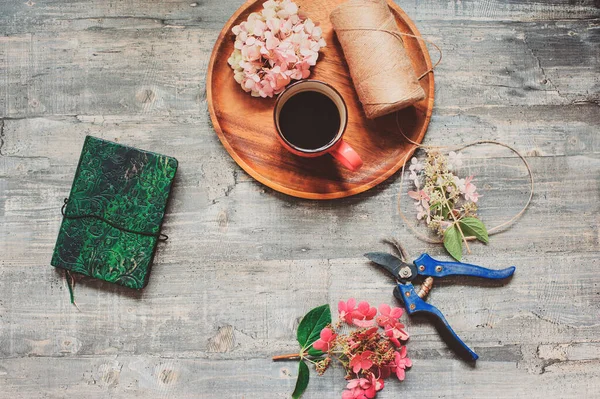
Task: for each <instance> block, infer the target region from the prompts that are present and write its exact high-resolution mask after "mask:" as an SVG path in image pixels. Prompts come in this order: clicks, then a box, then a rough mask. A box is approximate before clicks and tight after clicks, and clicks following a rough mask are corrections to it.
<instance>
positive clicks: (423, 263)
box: [414, 254, 515, 279]
mask: <svg viewBox="0 0 600 399" xmlns="http://www.w3.org/2000/svg"><path fill="white" fill-rule="evenodd" d="M414 263H415V265H416V266H417V273H418V274H420V275H421V276H431V277H444V276H456V275H460V276H475V277H482V278H489V279H503V278H507V277H510V276H512V275H513V273H514V272H515V267H514V266H511V267H507V268H506V269H501V270H492V269H486V268H485V267H481V266H475V265H470V264H468V263H461V262H442V261H439V260H435V259H433V258H432V257H431V256H429V255H428V254H422V255H421V256H419V257H418V258H417V259H416V260H415V262H414Z"/></svg>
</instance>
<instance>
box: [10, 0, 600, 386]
mask: <svg viewBox="0 0 600 399" xmlns="http://www.w3.org/2000/svg"><path fill="white" fill-rule="evenodd" d="M31 3H34V4H31ZM242 3H243V1H242V0H222V1H212V0H211V1H205V2H194V1H193V0H191V1H186V2H182V1H161V2H141V1H139V0H125V1H102V2H95V3H90V2H88V1H80V0H68V1H34V2H29V4H27V3H26V2H24V1H22V2H8V1H5V2H2V3H0V397H1V398H4V397H7V398H79V397H86V398H106V397H114V398H121V397H127V398H128V397H132V398H137V397H140V398H141V397H144V398H163V397H164V398H285V397H288V395H289V393H290V392H291V391H292V390H293V385H294V378H295V373H296V368H295V365H294V364H293V363H287V362H284V363H273V362H271V360H270V357H271V356H272V355H275V354H280V353H288V352H290V351H293V350H294V349H296V346H295V327H296V325H297V323H298V318H300V317H301V316H302V315H303V314H304V313H305V312H306V311H307V310H309V309H310V308H312V307H314V306H317V305H321V304H323V303H330V304H331V305H332V306H335V304H336V303H337V301H338V300H340V299H347V298H348V297H350V296H354V297H356V298H358V299H364V300H369V301H371V302H373V303H381V302H387V303H394V298H393V296H392V286H393V282H392V281H391V280H390V279H389V278H388V277H387V276H385V275H384V274H382V273H380V272H379V271H377V270H373V268H372V267H371V266H370V265H369V264H368V263H365V262H364V260H363V259H362V257H361V254H362V253H364V252H366V251H370V250H385V249H386V247H385V246H384V245H383V244H381V243H380V240H381V239H382V238H384V237H387V236H395V237H397V238H399V239H400V240H401V241H402V242H403V243H404V244H405V245H406V246H407V248H408V249H409V250H410V252H411V254H412V255H416V254H419V253H421V252H423V251H428V252H429V253H430V254H431V255H432V256H434V257H439V258H445V255H444V252H443V250H442V249H441V248H440V247H438V246H434V245H428V244H425V243H422V242H420V241H418V240H417V239H415V238H414V237H412V236H411V234H410V233H409V231H408V230H407V229H406V227H405V226H403V225H402V223H401V220H400V218H399V216H398V215H397V212H396V208H395V207H396V199H397V195H398V193H399V191H400V187H399V178H398V175H397V174H395V175H394V176H392V177H391V178H390V179H389V180H388V181H386V182H384V183H382V184H381V185H379V186H377V187H375V188H373V189H372V190H370V191H368V192H365V193H362V194H359V195H357V196H355V197H350V198H345V199H340V200H335V201H326V202H315V201H309V200H300V199H294V198H291V197H288V196H286V195H283V194H280V193H277V192H275V191H273V190H271V189H268V188H265V186H263V185H262V184H260V183H257V182H256V181H255V180H254V179H252V178H251V177H250V176H248V175H247V174H246V173H245V172H243V171H242V170H241V169H240V168H239V167H238V166H237V165H236V164H235V162H234V161H233V160H232V159H231V157H229V155H228V154H227V152H226V151H225V150H224V149H223V146H222V145H221V143H220V142H219V140H218V138H217V137H216V135H215V132H214V130H213V128H212V126H211V123H210V118H209V115H208V107H207V103H206V95H205V81H206V70H207V66H208V61H209V57H210V53H211V50H212V47H213V44H214V42H215V40H216V38H217V36H218V34H219V32H220V30H221V27H222V26H223V24H224V23H225V22H226V21H227V20H228V19H229V17H230V16H231V15H232V14H233V13H234V11H235V10H236V9H237V8H238V7H239V6H240V5H241V4H242ZM192 5H194V6H192ZM399 5H400V6H401V7H402V8H403V9H404V10H405V11H406V12H407V13H408V15H410V17H411V19H413V21H415V23H416V25H417V27H418V28H419V30H420V31H421V33H422V34H423V35H424V36H426V37H428V38H431V39H432V40H434V41H435V42H436V43H437V44H439V45H440V46H441V47H442V49H443V50H444V51H445V56H444V61H443V62H442V64H441V65H440V66H439V68H438V70H437V71H436V106H435V108H434V111H433V115H432V119H431V124H430V126H429V130H428V132H427V136H426V137H425V142H426V143H431V144H458V143H467V142H469V141H473V140H476V139H495V140H501V141H503V142H506V143H509V144H511V145H513V146H515V147H516V148H518V149H519V150H520V151H522V152H523V153H525V154H527V155H529V161H530V163H531V166H532V168H533V171H534V174H535V177H536V195H535V197H534V201H533V203H532V206H531V208H530V209H529V210H528V212H527V213H526V214H525V215H524V217H523V218H522V219H521V220H520V221H519V223H518V224H516V225H515V226H514V227H513V228H511V229H510V230H509V231H507V232H505V233H503V234H499V235H496V236H493V237H492V239H491V242H490V244H489V245H488V246H484V245H480V244H474V245H473V253H472V254H471V255H468V256H465V260H467V261H469V262H472V263H476V264H482V265H486V266H489V267H497V268H500V267H505V266H509V265H516V266H517V272H516V275H515V276H514V278H513V279H512V280H511V281H510V283H508V284H507V285H501V286H496V285H494V286H490V285H487V284H485V283H482V282H480V281H476V280H472V279H467V280H457V279H452V280H446V281H441V280H437V281H436V283H435V286H434V289H433V291H432V293H431V298H430V299H429V300H430V301H431V303H433V304H435V305H437V306H438V307H439V308H440V309H441V310H442V311H443V312H444V313H445V314H446V316H447V318H448V320H449V321H450V323H451V325H452V326H453V327H454V329H455V330H456V331H457V333H458V334H459V335H460V336H461V337H463V338H464V339H465V341H466V342H467V343H468V344H469V345H471V346H472V347H473V348H474V349H475V350H476V351H477V353H479V354H480V355H481V358H480V360H479V361H478V362H477V366H476V367H475V368H471V367H469V366H468V365H465V364H464V363H462V362H461V361H460V360H459V359H456V358H455V356H454V355H453V353H452V352H451V351H450V350H448V348H447V347H446V344H445V343H444V342H443V341H441V340H440V338H439V337H438V335H437V333H436V331H435V329H434V328H433V327H432V326H431V325H430V324H429V323H427V322H426V321H425V320H422V319H417V318H414V319H405V322H406V323H407V325H408V329H409V331H410V333H411V335H412V337H411V340H410V342H409V345H408V350H409V354H410V356H411V357H412V358H413V363H414V367H413V368H412V370H410V371H409V372H408V373H407V379H406V381H404V382H403V383H397V382H395V381H390V382H389V384H387V385H386V388H385V390H384V391H383V392H382V393H381V394H380V395H378V397H381V398H395V397H407V398H429V397H443V398H514V397H518V398H521V397H522V398H547V397H557V396H558V397H567V398H571V397H572V398H594V397H597V395H598V390H599V389H600V382H599V381H600V375H599V373H598V370H599V369H600V367H599V366H600V344H599V339H598V337H600V288H599V287H600V271H599V270H600V269H599V267H600V264H599V260H598V259H600V256H599V255H600V227H599V226H600V205H599V204H600V138H599V137H600V136H599V132H600V116H599V115H600V107H599V105H598V102H599V100H600V80H599V79H600V78H599V76H600V70H599V65H600V63H599V59H598V56H599V54H600V10H599V9H598V7H597V2H595V1H587V0H586V1H578V2H576V3H575V2H572V1H567V0H555V1H548V2H530V1H520V0H515V1H499V0H488V1H475V0H462V1H450V2H448V1H437V0H434V1H427V2H423V1H418V2H417V1H402V2H399ZM86 134H92V135H95V136H98V137H102V138H106V139H110V140H117V141H119V142H121V143H124V144H130V145H135V146H138V147H140V148H143V149H147V150H152V151H158V152H161V153H165V154H168V155H172V156H174V157H176V158H177V159H178V160H179V162H180V170H179V171H178V176H177V180H176V183H175V188H174V194H173V201H172V202H171V204H170V207H169V210H168V213H167V216H166V218H165V233H166V234H168V235H169V236H170V239H169V241H168V243H166V244H164V245H163V246H162V247H161V248H159V250H158V252H157V256H156V259H155V264H154V267H153V271H152V273H153V274H152V276H151V278H150V282H149V285H148V287H147V288H146V289H145V290H144V291H142V292H140V293H135V292H131V291H129V290H126V289H122V288H119V287H115V286H114V285H111V284H108V283H102V282H97V281H93V280H87V279H86V280H83V281H79V284H78V285H77V288H76V295H77V301H78V303H79V306H80V307H81V308H82V310H83V312H81V313H80V312H78V311H77V310H76V309H75V308H74V307H73V306H71V305H70V304H69V301H68V293H67V291H66V286H65V285H64V282H63V279H62V276H61V275H60V274H58V273H56V272H55V270H54V269H53V268H52V267H50V265H49V261H50V257H51V253H52V248H53V246H54V242H55V239H56V234H57V232H58V228H59V225H60V206H61V204H62V199H63V198H64V197H65V196H66V195H67V193H68V190H69V188H70V184H71V181H72V178H73V174H74V172H75V168H76V166H77V160H78V157H79V153H80V150H81V145H82V143H83V139H84V137H85V135H86ZM465 155H466V156H467V159H468V163H467V165H466V167H465V168H466V169H465V173H475V174H476V175H477V179H478V181H477V183H478V187H481V189H482V190H483V195H484V196H483V197H482V199H481V216H482V218H483V219H484V220H485V222H486V223H488V224H489V225H492V224H495V223H497V222H500V221H502V220H505V219H507V218H508V217H510V215H511V214H513V213H514V212H516V211H517V210H518V208H519V206H520V204H521V203H522V201H524V200H525V198H526V195H527V186H526V181H527V177H526V174H525V170H524V168H523V166H522V165H521V164H520V163H519V162H518V161H517V160H516V159H515V158H514V157H513V156H512V154H510V152H509V151H507V150H505V149H501V148H496V147H492V146H482V147H480V148H476V149H472V150H470V151H469V152H468V153H466V154H465ZM403 189H404V192H406V189H407V186H405V187H404V188H403ZM406 205H407V207H408V205H409V204H406ZM407 209H408V208H407ZM342 379H343V376H342V375H341V372H340V370H339V368H336V369H334V371H333V372H332V373H331V374H326V375H325V376H323V377H318V376H316V375H315V374H312V375H311V380H312V381H311V383H310V385H309V388H308V391H307V393H306V395H305V397H306V398H335V397H340V393H341V390H342V387H343V381H342Z"/></svg>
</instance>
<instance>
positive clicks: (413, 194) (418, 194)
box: [408, 190, 429, 202]
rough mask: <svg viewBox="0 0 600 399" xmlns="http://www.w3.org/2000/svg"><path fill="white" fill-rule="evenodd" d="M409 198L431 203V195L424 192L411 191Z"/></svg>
mask: <svg viewBox="0 0 600 399" xmlns="http://www.w3.org/2000/svg"><path fill="white" fill-rule="evenodd" d="M408 196H409V197H410V198H412V199H414V200H416V201H418V202H421V201H429V195H427V193H426V192H425V191H424V190H420V191H409V192H408Z"/></svg>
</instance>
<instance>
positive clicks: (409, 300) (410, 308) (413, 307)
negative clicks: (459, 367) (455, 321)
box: [398, 283, 479, 361]
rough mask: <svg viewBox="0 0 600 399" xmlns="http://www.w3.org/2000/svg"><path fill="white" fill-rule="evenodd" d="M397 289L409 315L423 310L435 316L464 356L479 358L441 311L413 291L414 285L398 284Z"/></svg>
mask: <svg viewBox="0 0 600 399" xmlns="http://www.w3.org/2000/svg"><path fill="white" fill-rule="evenodd" d="M398 290H399V291H400V293H401V294H402V298H401V299H402V301H403V302H404V305H405V306H406V311H407V312H408V314H409V315H412V314H413V313H418V312H424V313H429V314H431V315H434V316H436V317H437V318H438V319H439V321H440V322H441V323H442V324H443V327H444V328H445V329H446V332H447V333H448V334H449V335H450V336H451V337H452V338H453V339H454V341H455V342H456V343H457V344H458V345H459V346H460V347H461V348H462V349H463V352H464V354H465V356H466V357H468V358H469V360H473V361H475V360H477V359H478V358H479V356H478V355H477V353H475V352H473V351H472V350H471V348H469V347H468V346H467V345H466V344H465V343H464V342H463V341H462V340H461V339H460V338H459V337H458V335H456V333H455V332H454V330H453V329H452V327H450V324H448V321H447V320H446V318H445V317H444V315H443V314H442V312H440V311H439V309H438V308H436V307H435V306H432V305H430V304H428V303H427V302H425V301H424V300H422V299H421V298H419V296H418V295H417V293H416V292H415V287H414V286H413V285H412V284H410V283H408V284H398Z"/></svg>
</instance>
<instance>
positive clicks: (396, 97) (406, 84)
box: [329, 0, 425, 119]
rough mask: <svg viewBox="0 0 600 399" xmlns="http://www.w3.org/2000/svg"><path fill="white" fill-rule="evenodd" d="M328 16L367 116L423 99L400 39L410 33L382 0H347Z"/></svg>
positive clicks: (378, 114) (423, 93)
mask: <svg viewBox="0 0 600 399" xmlns="http://www.w3.org/2000/svg"><path fill="white" fill-rule="evenodd" d="M329 19H330V20H331V24H332V25H333V29H334V30H335V32H336V34H337V37H338V40H339V41H340V44H341V46H342V49H343V51H344V56H345V59H346V62H347V63H348V68H349V70H350V75H351V76H352V82H353V83H354V87H355V89H356V93H357V95H358V98H359V100H360V102H361V103H362V105H363V109H364V111H365V114H366V116H367V118H370V119H372V118H377V117H380V116H383V115H387V114H391V113H392V112H395V111H398V110H400V109H402V108H405V107H407V106H409V105H412V104H414V103H415V102H417V101H420V100H423V99H424V98H425V91H424V90H423V88H422V87H421V85H420V84H419V81H418V79H417V77H416V75H415V72H414V70H413V67H412V63H411V60H410V57H408V55H407V54H406V49H405V48H404V44H403V42H402V35H404V36H412V35H408V34H403V33H402V32H400V31H399V29H398V26H397V25H396V19H395V18H394V16H393V15H392V13H391V12H390V9H389V7H388V5H387V3H386V1H385V0H350V1H348V2H345V3H343V4H341V5H340V6H338V7H337V8H336V9H335V10H333V11H332V12H331V14H330V15H329ZM357 23H358V24H360V26H358V27H357V26H356V25H357ZM397 40H400V42H401V44H400V45H398V42H397Z"/></svg>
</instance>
